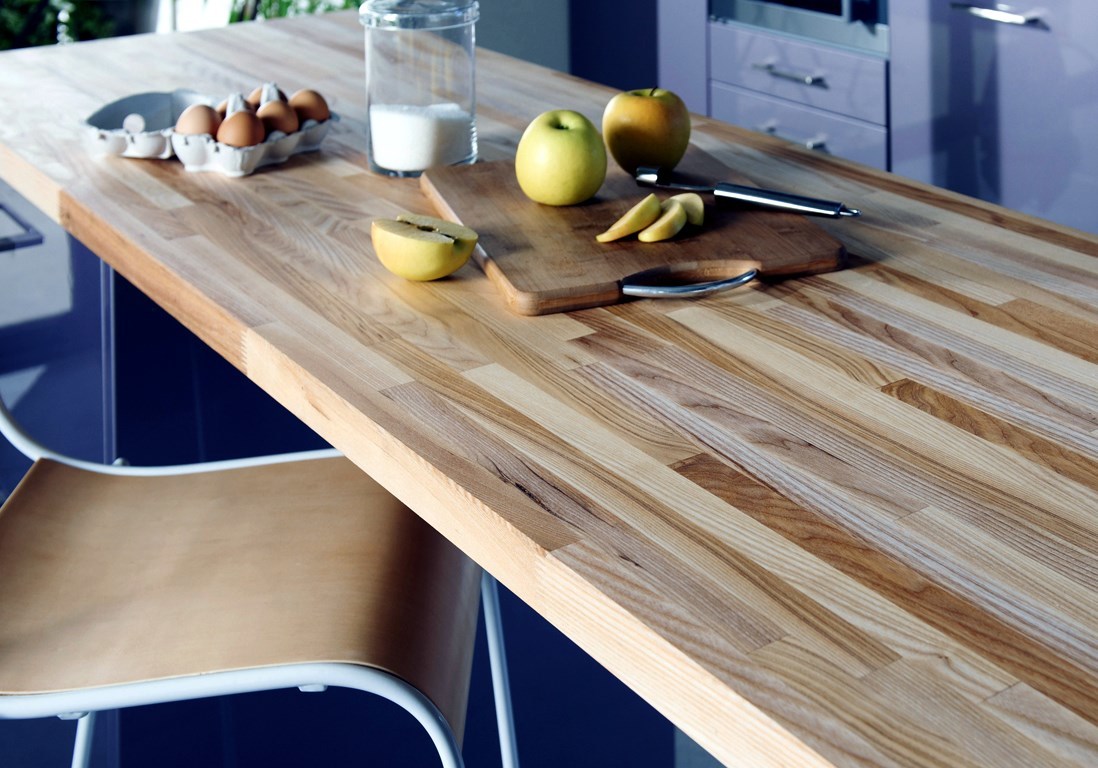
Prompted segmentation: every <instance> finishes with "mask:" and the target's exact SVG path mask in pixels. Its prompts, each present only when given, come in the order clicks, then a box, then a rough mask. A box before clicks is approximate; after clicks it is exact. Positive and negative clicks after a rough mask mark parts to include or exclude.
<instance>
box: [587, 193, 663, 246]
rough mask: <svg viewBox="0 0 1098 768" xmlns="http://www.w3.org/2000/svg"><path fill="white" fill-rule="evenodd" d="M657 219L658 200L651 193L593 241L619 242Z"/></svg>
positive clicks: (658, 211)
mask: <svg viewBox="0 0 1098 768" xmlns="http://www.w3.org/2000/svg"><path fill="white" fill-rule="evenodd" d="M659 217H660V200H659V198H658V197H656V195H655V193H652V194H650V195H648V197H646V198H644V199H643V200H641V201H640V202H639V203H637V204H636V205H634V206H633V207H632V208H630V209H629V210H628V211H626V212H625V215H623V216H622V217H621V218H620V219H618V220H617V221H615V222H614V223H613V224H611V225H610V229H608V230H606V231H605V232H603V233H602V234H599V235H595V239H596V240H598V241H599V242H600V243H609V242H611V241H614V240H620V239H621V238H623V237H625V236H626V235H631V234H633V233H634V232H640V231H641V230H642V229H644V228H645V227H647V226H648V225H650V224H651V223H652V222H654V221H655V220H656V219H658V218H659Z"/></svg>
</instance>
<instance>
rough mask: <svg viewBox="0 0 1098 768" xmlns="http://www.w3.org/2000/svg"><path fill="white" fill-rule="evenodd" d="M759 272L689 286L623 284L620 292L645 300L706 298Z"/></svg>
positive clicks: (732, 286) (739, 283) (753, 271)
mask: <svg viewBox="0 0 1098 768" xmlns="http://www.w3.org/2000/svg"><path fill="white" fill-rule="evenodd" d="M758 274H759V270H757V269H749V270H747V271H746V272H744V273H742V274H739V275H736V276H735V277H729V278H726V279H724V280H712V281H710V282H707V283H691V284H690V285H639V284H631V283H625V284H623V285H622V286H621V292H622V294H623V295H625V296H638V297H641V298H645V299H687V298H697V297H699V296H708V295H709V294H711V293H717V292H719V291H727V290H729V289H730V288H736V287H738V286H741V285H744V284H745V283H749V282H751V281H752V280H754V279H755V277H756V276H758Z"/></svg>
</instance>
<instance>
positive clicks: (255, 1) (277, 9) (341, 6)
mask: <svg viewBox="0 0 1098 768" xmlns="http://www.w3.org/2000/svg"><path fill="white" fill-rule="evenodd" d="M351 8H358V2H357V1H356V0H234V2H233V8H232V11H231V12H230V14H229V22H230V23H233V22H237V21H250V20H252V19H277V18H282V17H284V16H306V15H309V14H313V13H326V12H328V11H343V10H348V9H351Z"/></svg>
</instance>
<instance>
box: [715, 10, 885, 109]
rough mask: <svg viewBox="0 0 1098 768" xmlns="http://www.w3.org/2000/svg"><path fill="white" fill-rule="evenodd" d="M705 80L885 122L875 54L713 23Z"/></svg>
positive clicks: (881, 69) (880, 62)
mask: <svg viewBox="0 0 1098 768" xmlns="http://www.w3.org/2000/svg"><path fill="white" fill-rule="evenodd" d="M709 77H710V79H711V80H713V81H717V82H720V83H725V84H728V85H736V86H740V87H742V88H747V89H750V90H752V91H757V92H759V93H762V94H766V95H768V96H776V97H778V98H782V99H788V100H790V101H795V102H797V103H798V104H803V105H805V106H810V107H814V108H816V109H822V110H827V111H828V112H834V113H837V114H840V115H845V116H847V117H853V118H856V119H858V120H865V121H867V122H870V123H876V124H878V125H884V124H885V122H886V100H885V92H886V87H887V83H886V63H885V61H884V59H881V58H878V57H875V56H866V55H862V54H857V53H853V52H849V51H845V50H841V49H838V48H834V47H831V46H827V45H821V44H818V43H813V42H809V41H800V40H795V39H792V38H788V37H782V36H779V35H772V34H768V33H765V32H759V31H756V30H754V29H747V28H744V27H741V26H738V25H736V24H732V23H726V22H712V23H710V24H709ZM714 116H715V115H714Z"/></svg>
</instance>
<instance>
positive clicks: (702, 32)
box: [656, 0, 709, 115]
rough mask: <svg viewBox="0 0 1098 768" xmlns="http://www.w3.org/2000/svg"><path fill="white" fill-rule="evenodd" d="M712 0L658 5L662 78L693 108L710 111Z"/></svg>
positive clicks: (667, 0)
mask: <svg viewBox="0 0 1098 768" xmlns="http://www.w3.org/2000/svg"><path fill="white" fill-rule="evenodd" d="M708 21H709V0H659V2H658V4H657V6H656V27H657V35H656V39H657V43H656V46H657V62H658V69H657V71H658V80H659V85H660V87H661V88H668V89H670V90H672V91H674V92H675V93H677V94H678V95H679V96H681V97H682V100H683V101H685V102H686V106H687V107H689V108H690V111H691V112H697V113H698V114H701V115H708V114H709V58H708V55H709V47H708V44H707V40H706V34H707V32H706V26H707V24H708Z"/></svg>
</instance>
